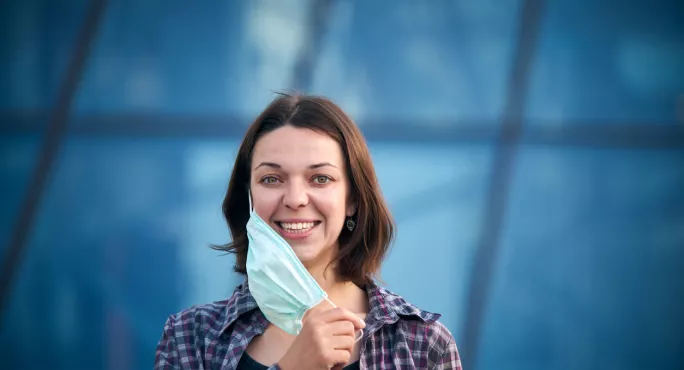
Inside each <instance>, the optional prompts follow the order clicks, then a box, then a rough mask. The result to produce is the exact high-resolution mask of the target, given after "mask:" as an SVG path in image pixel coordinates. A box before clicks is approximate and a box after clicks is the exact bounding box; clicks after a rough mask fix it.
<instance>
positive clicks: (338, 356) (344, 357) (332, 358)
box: [326, 349, 351, 367]
mask: <svg viewBox="0 0 684 370" xmlns="http://www.w3.org/2000/svg"><path fill="white" fill-rule="evenodd" d="M350 359H351V352H350V351H346V350H337V349H336V350H334V351H332V352H330V354H329V355H328V356H326V360H327V363H328V366H330V367H333V366H336V365H346V364H347V363H349V360H350Z"/></svg>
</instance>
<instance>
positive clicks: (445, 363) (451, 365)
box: [436, 337, 463, 370]
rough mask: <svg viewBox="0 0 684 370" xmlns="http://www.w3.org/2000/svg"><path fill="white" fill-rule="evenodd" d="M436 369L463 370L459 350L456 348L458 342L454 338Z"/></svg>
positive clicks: (450, 340) (451, 339)
mask: <svg viewBox="0 0 684 370" xmlns="http://www.w3.org/2000/svg"><path fill="white" fill-rule="evenodd" d="M436 369H439V370H463V368H462V367H461V357H460V356H459V354H458V348H456V341H455V340H454V338H453V337H451V338H450V339H449V342H448V344H447V346H446V349H445V350H444V353H443V354H442V357H441V359H440V362H439V364H437V367H436Z"/></svg>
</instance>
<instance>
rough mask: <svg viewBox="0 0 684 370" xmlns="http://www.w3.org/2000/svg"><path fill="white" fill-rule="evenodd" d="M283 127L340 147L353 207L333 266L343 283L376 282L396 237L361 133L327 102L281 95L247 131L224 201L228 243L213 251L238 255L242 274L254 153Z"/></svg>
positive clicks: (236, 268)
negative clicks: (261, 141) (327, 139)
mask: <svg viewBox="0 0 684 370" xmlns="http://www.w3.org/2000/svg"><path fill="white" fill-rule="evenodd" d="M285 125H291V126H294V127H299V128H307V129H311V130H314V131H317V132H320V133H325V134H327V135H328V136H330V137H331V138H333V139H334V140H335V141H337V142H338V143H339V144H340V147H341V148H342V151H343V154H344V160H345V162H346V163H345V164H346V170H347V176H348V177H349V183H350V186H351V196H352V197H353V199H354V200H355V201H356V202H357V210H356V214H355V215H354V216H353V218H354V220H355V222H356V227H355V228H354V230H353V231H349V230H348V229H346V228H344V229H343V230H342V232H341V233H340V237H339V245H340V249H339V251H338V253H337V256H336V258H335V260H334V261H332V262H331V264H332V263H337V271H338V273H339V274H340V276H341V277H342V278H343V279H344V280H347V281H353V282H355V283H357V284H366V283H369V282H371V281H372V280H373V279H376V278H378V277H379V276H378V275H379V270H380V266H381V264H382V261H383V259H384V257H385V255H386V254H387V251H388V249H389V247H390V244H391V243H392V241H393V238H394V230H395V225H394V221H393V219H392V216H391V215H390V212H389V210H388V208H387V205H386V204H385V201H384V199H383V197H382V194H381V192H380V186H379V185H378V180H377V177H376V175H375V169H374V168H373V163H372V161H371V158H370V153H369V152H368V147H367V146H366V142H365V139H364V137H363V135H362V134H361V131H359V129H358V128H357V127H356V125H355V124H354V122H353V121H352V120H351V118H349V116H347V115H346V114H345V113H344V112H343V111H342V109H341V108H340V107H338V106H337V105H336V104H335V103H333V102H332V101H330V100H329V99H326V98H323V97H317V96H307V95H299V94H295V95H289V94H280V95H279V96H278V97H276V99H275V100H273V101H272V102H271V104H269V105H268V107H267V108H266V109H265V110H264V111H263V112H262V113H261V114H260V115H259V116H258V117H257V119H256V120H255V121H254V122H253V123H252V124H251V125H250V126H249V128H248V129H247V133H246V134H245V137H244V139H243V140H242V144H241V145H240V149H239V151H238V154H237V157H236V158H235V165H234V167H233V174H232V175H231V178H230V183H229V184H228V190H227V192H226V196H225V198H224V200H223V216H224V217H225V219H226V221H227V223H228V227H229V228H230V234H231V237H232V242H231V243H228V244H225V245H220V246H213V247H212V248H214V249H217V250H222V251H226V252H228V253H232V254H235V255H236V259H235V267H234V270H235V271H236V272H238V273H241V274H246V273H247V270H246V266H245V265H246V262H247V248H248V241H247V231H246V225H247V221H248V219H249V200H248V199H247V197H248V193H247V190H248V188H249V184H250V177H251V163H252V152H253V150H254V145H255V144H256V142H257V141H258V140H259V138H260V137H261V136H263V135H264V134H266V133H268V132H271V131H273V130H276V129H278V128H280V127H283V126H285Z"/></svg>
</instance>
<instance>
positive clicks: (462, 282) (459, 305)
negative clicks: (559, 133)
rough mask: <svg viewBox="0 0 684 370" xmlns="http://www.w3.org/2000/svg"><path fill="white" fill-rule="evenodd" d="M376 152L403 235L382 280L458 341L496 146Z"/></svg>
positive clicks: (386, 147) (378, 147)
mask: <svg viewBox="0 0 684 370" xmlns="http://www.w3.org/2000/svg"><path fill="white" fill-rule="evenodd" d="M371 149H372V152H373V161H374V163H375V166H376V168H377V171H378V176H379V178H380V183H381V186H382V191H383V193H384V194H385V196H386V198H387V201H388V202H389V204H390V208H391V211H392V213H393V215H394V217H395V218H396V222H397V229H398V232H397V240H396V243H395V245H394V247H393V249H392V250H391V253H390V255H389V257H388V259H387V260H386V262H385V265H384V267H383V270H382V277H383V280H384V281H386V283H387V284H388V288H389V289H390V290H393V291H395V292H397V293H399V294H400V295H403V296H404V297H406V298H407V299H408V300H409V301H411V302H412V303H414V304H416V305H418V306H419V307H421V308H423V309H425V310H428V311H432V312H438V313H441V314H442V315H443V316H442V322H443V323H444V324H445V325H446V326H447V328H449V329H450V330H451V331H452V333H453V334H454V335H455V336H458V335H459V334H460V332H461V331H462V323H461V322H460V319H461V317H462V316H463V309H464V299H465V292H466V287H467V284H468V282H469V280H470V273H471V269H470V266H471V261H472V255H473V252H474V249H475V247H476V245H477V242H478V240H477V238H478V237H479V233H480V220H481V216H482V215H481V213H482V208H483V207H482V206H483V201H484V196H485V191H486V189H487V186H486V184H487V181H488V180H489V174H490V168H491V164H490V162H491V148H490V147H489V146H485V145H464V146H453V145H449V144H442V145H429V144H418V143H416V144H412V145H407V144H391V143H383V144H380V143H373V144H372V145H371Z"/></svg>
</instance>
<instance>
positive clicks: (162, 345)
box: [154, 317, 180, 370]
mask: <svg viewBox="0 0 684 370" xmlns="http://www.w3.org/2000/svg"><path fill="white" fill-rule="evenodd" d="M173 327H174V320H173V317H169V318H168V319H167V320H166V324H164V332H163V333H162V337H161V339H160V340H159V344H158V345H157V352H156V354H155V356H154V357H155V358H154V370H180V365H179V364H178V347H177V346H176V337H175V334H174V330H173Z"/></svg>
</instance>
